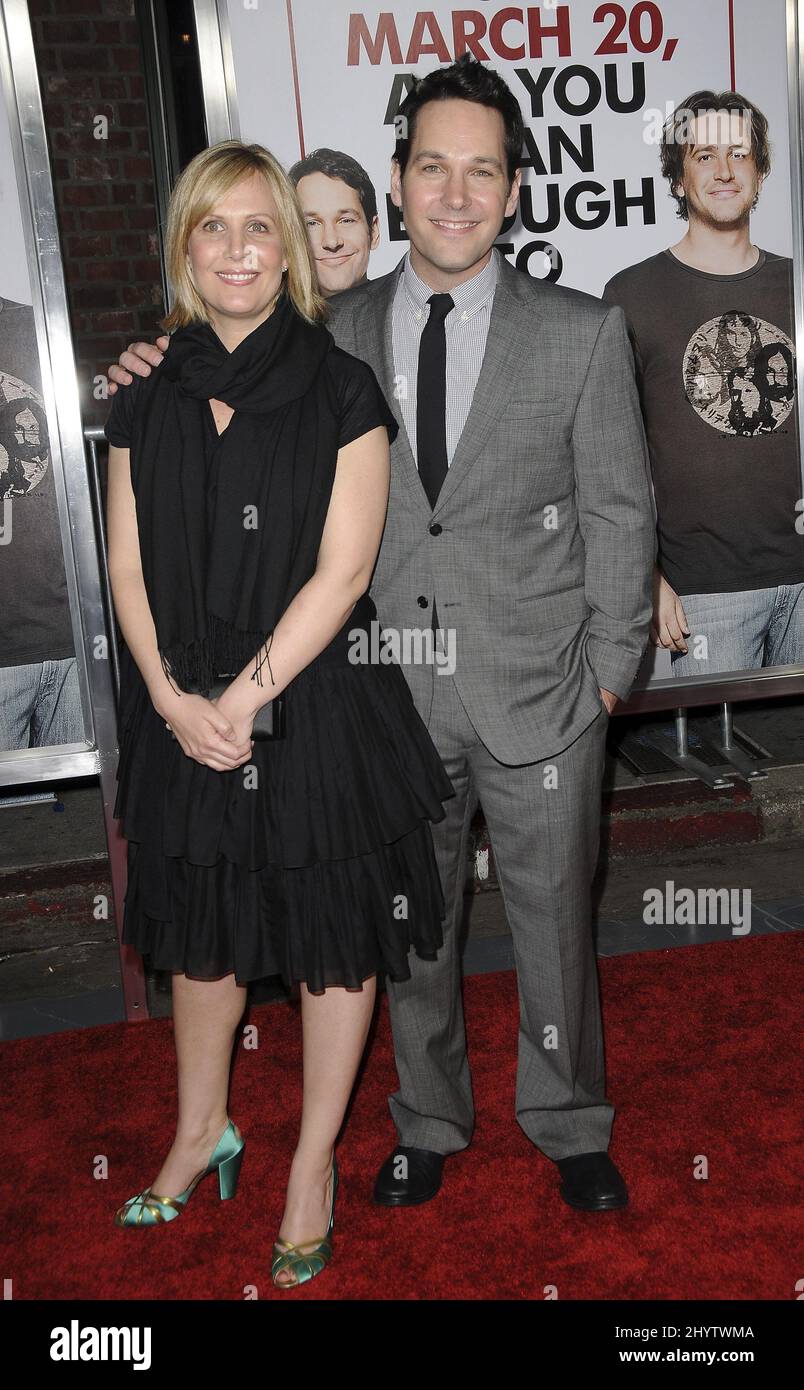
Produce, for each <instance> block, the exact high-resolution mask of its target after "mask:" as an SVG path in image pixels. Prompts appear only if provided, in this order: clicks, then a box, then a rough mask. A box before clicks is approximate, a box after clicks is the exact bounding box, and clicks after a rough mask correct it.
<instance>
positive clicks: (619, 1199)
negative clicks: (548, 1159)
mask: <svg viewBox="0 0 804 1390" xmlns="http://www.w3.org/2000/svg"><path fill="white" fill-rule="evenodd" d="M555 1164H556V1167H557V1168H558V1170H559V1172H560V1174H561V1177H562V1179H563V1182H562V1184H561V1187H560V1189H559V1191H560V1193H561V1196H562V1197H563V1198H564V1201H565V1202H567V1203H568V1204H569V1206H571V1207H577V1208H578V1210H579V1211H612V1210H613V1209H614V1208H615V1207H627V1206H628V1188H627V1187H626V1185H625V1180H624V1179H623V1176H622V1174H621V1173H620V1171H619V1169H618V1168H617V1166H616V1164H615V1163H614V1162H613V1160H612V1159H611V1158H609V1155H608V1154H607V1153H606V1152H605V1150H600V1151H596V1152H595V1153H588V1154H570V1156H569V1158H558V1159H556V1160H555Z"/></svg>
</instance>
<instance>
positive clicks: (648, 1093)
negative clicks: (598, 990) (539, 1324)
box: [0, 933, 804, 1300]
mask: <svg viewBox="0 0 804 1390" xmlns="http://www.w3.org/2000/svg"><path fill="white" fill-rule="evenodd" d="M803 947H804V937H802V935H801V934H800V933H790V934H780V935H777V936H763V937H755V938H749V939H745V940H739V941H735V942H720V943H715V944H707V945H701V946H696V947H689V948H677V949H673V950H668V951H655V952H644V953H641V954H638V955H629V956H619V957H616V958H614V959H608V960H604V961H602V962H601V978H602V988H603V1006H604V1015H605V1024H606V1049H607V1065H608V1093H609V1097H610V1099H611V1100H612V1102H613V1103H614V1105H615V1106H616V1107H617V1114H616V1117H615V1122H614V1131H613V1136H612V1144H611V1153H612V1156H613V1157H614V1159H615V1160H616V1161H617V1162H618V1164H619V1165H620V1167H621V1168H622V1170H623V1172H624V1174H625V1176H626V1178H627V1180H628V1183H629V1187H630V1192H631V1206H630V1207H629V1208H627V1209H626V1210H625V1211H620V1212H602V1213H588V1214H587V1213H582V1212H574V1211H573V1210H571V1209H570V1208H569V1207H567V1206H566V1205H565V1203H564V1202H563V1201H562V1200H561V1198H560V1197H559V1195H558V1191H557V1177H558V1174H557V1170H556V1169H555V1168H554V1166H553V1164H552V1163H550V1162H549V1161H548V1160H547V1159H545V1158H544V1157H543V1156H542V1155H541V1154H540V1153H539V1152H538V1150H536V1149H535V1148H534V1147H533V1146H532V1145H531V1144H530V1142H529V1141H528V1140H527V1139H526V1138H525V1135H524V1134H523V1133H522V1131H521V1130H520V1128H519V1126H518V1124H517V1123H516V1120H515V1118H514V1113H513V1098H514V1076H515V1068H516V1036H517V1017H516V987H515V980H514V976H513V975H512V974H499V975H487V976H481V977H474V978H471V979H469V980H468V981H467V984H466V1013H467V1019H468V1032H469V1047H470V1057H471V1062H472V1071H473V1076H474V1089H475V1101H476V1105H477V1112H478V1121H477V1128H476V1131H475V1137H474V1140H473V1142H472V1144H471V1146H470V1148H469V1149H467V1150H465V1151H464V1152H463V1153H461V1154H459V1155H457V1156H456V1157H454V1158H452V1159H451V1160H450V1161H449V1162H448V1164H447V1165H446V1168H445V1181H444V1186H443V1187H442V1189H441V1192H440V1193H439V1195H438V1197H437V1198H436V1199H435V1200H434V1201H432V1202H430V1203H427V1204H425V1205H424V1206H421V1207H417V1208H411V1209H408V1210H389V1209H387V1208H383V1207H377V1206H375V1205H374V1204H373V1203H372V1201H371V1191H372V1186H373V1181H374V1176H375V1172H376V1170H377V1168H378V1166H379V1164H380V1162H381V1161H382V1159H383V1158H384V1157H385V1156H386V1154H387V1153H388V1152H389V1151H390V1149H391V1147H392V1145H393V1142H394V1139H395V1132H394V1130H393V1126H392V1124H391V1120H390V1115H389V1112H388V1106H387V1100H386V1097H387V1095H388V1092H389V1091H391V1090H394V1089H395V1088H396V1074H395V1071H394V1067H393V1060H392V1052H391V1045H390V1030H389V1026H388V1014H387V1005H386V1001H385V999H384V998H383V1001H382V1006H381V1011H380V1016H379V1021H378V1026H377V1030H376V1035H375V1036H374V1038H373V1042H372V1044H371V1050H370V1054H369V1056H368V1060H367V1063H366V1066H365V1073H364V1076H363V1079H362V1083H361V1085H360V1088H359V1093H358V1095H357V1098H356V1100H355V1103H354V1106H353V1110H352V1115H351V1118H350V1122H349V1124H348V1126H347V1129H346V1134H345V1138H344V1139H343V1140H342V1141H341V1144H340V1146H339V1150H338V1153H339V1166H340V1169H341V1178H342V1182H341V1188H340V1192H339V1196H338V1206H337V1210H336V1224H335V1256H334V1259H333V1263H332V1264H331V1265H330V1267H329V1268H328V1269H327V1270H325V1271H324V1273H323V1274H322V1275H321V1276H320V1277H319V1278H317V1279H315V1280H313V1281H312V1282H311V1283H310V1284H308V1285H306V1286H305V1287H304V1288H302V1289H299V1290H296V1291H294V1292H293V1293H280V1292H279V1291H275V1290H274V1289H273V1288H272V1286H271V1282H270V1274H269V1269H270V1258H271V1244H272V1241H273V1239H274V1237H275V1235H276V1230H277V1222H278V1221H279V1219H280V1217H281V1214H282V1207H283V1194H284V1183H285V1181H286V1177H287V1171H288V1167H289V1163H290V1157H291V1152H292V1147H293V1144H294V1141H295V1135H296V1126H297V1122H298V1112H299V1102H300V1085H299V1057H300V1021H299V1016H298V1012H297V1011H296V1010H295V1009H291V1008H289V1007H288V1006H285V1005H263V1006H261V1007H259V1008H256V1009H254V1010H252V1014H251V1018H250V1022H251V1023H257V1024H258V1025H259V1029H260V1046H259V1048H257V1049H256V1050H254V1051H245V1050H243V1049H241V1050H240V1051H239V1052H238V1058H237V1064H236V1068H235V1075H234V1081H233V1086H232V1097H231V1107H230V1113H231V1115H232V1117H233V1118H234V1119H235V1120H236V1122H237V1123H238V1124H239V1126H240V1127H241V1129H242V1130H243V1133H244V1135H245V1138H246V1153H245V1157H244V1161H243V1171H242V1175H241V1179H240V1188H239V1191H238V1195H237V1197H236V1198H235V1200H234V1201H231V1202H224V1203H221V1202H220V1201H219V1199H218V1196H217V1187H216V1185H215V1179H214V1178H209V1179H207V1180H205V1181H204V1182H203V1183H202V1184H201V1185H200V1186H199V1188H198V1190H197V1192H196V1193H195V1195H194V1196H193V1197H192V1199H191V1201H190V1204H189V1206H188V1207H187V1210H186V1212H185V1213H184V1214H183V1215H182V1216H180V1217H179V1218H178V1220H177V1221H175V1222H172V1223H171V1224H170V1226H168V1227H163V1228H158V1229H154V1230H146V1231H123V1230H119V1229H117V1228H116V1227H115V1226H114V1225H113V1224H112V1217H113V1214H114V1211H115V1209H116V1208H117V1206H119V1205H120V1203H121V1202H123V1201H124V1200H125V1199H126V1198H128V1197H130V1196H131V1195H132V1194H133V1193H134V1192H137V1191H139V1190H140V1189H141V1188H142V1187H144V1186H146V1184H147V1182H148V1181H149V1180H150V1179H151V1178H152V1176H154V1175H155V1173H156V1172H157V1171H158V1167H159V1163H160V1162H161V1157H162V1155H163V1154H164V1152H165V1151H166V1149H167V1147H168V1145H169V1143H170V1142H171V1138H172V1126H173V1123H174V1116H175V1065H174V1053H173V1042H172V1024H171V1023H170V1022H169V1021H167V1020H164V1021H158V1022H151V1023H145V1024H131V1025H125V1024H117V1025H112V1026H109V1027H103V1028H93V1029H86V1030H84V1031H79V1032H68V1033H62V1034H59V1035H57V1036H52V1037H45V1038H32V1039H25V1040H22V1041H18V1042H11V1043H6V1044H5V1045H4V1047H3V1056H2V1061H3V1072H4V1076H5V1080H6V1083H7V1084H6V1087H5V1088H4V1089H5V1091H6V1094H7V1103H6V1107H5V1110H4V1114H3V1117H2V1136H3V1141H4V1144H3V1148H4V1152H3V1153H2V1156H1V1157H0V1164H1V1167H0V1172H2V1182H3V1212H4V1219H3V1233H2V1235H3V1245H4V1248H3V1250H2V1260H0V1267H1V1268H2V1273H3V1276H4V1278H8V1277H11V1278H12V1279H13V1297H14V1298H16V1299H42V1298H69V1299H73V1298H88V1299H97V1298H104V1297H111V1298H132V1299H139V1298H144V1299H148V1298H159V1299H214V1298H223V1299H242V1298H244V1297H246V1296H247V1293H245V1292H244V1290H247V1289H248V1288H249V1287H250V1286H256V1292H257V1294H258V1296H259V1297H260V1298H272V1297H276V1298H283V1299H285V1300H290V1299H296V1300H299V1299H306V1298H314V1299H319V1298H326V1299H344V1298H345V1299H350V1298H355V1299H362V1298H369V1299H371V1298H402V1299H423V1298H424V1299H433V1298H435V1299H438V1298H474V1299H494V1298H517V1299H542V1298H544V1296H545V1294H544V1288H545V1286H546V1285H555V1286H557V1290H558V1297H559V1298H560V1299H591V1298H603V1299H633V1300H639V1299H648V1298H658V1299H682V1298H683V1299H714V1298H726V1299H784V1300H789V1299H793V1298H795V1292H794V1286H795V1282H796V1280H797V1279H799V1278H800V1277H801V1273H802V1270H801V1248H800V1247H801V1225H802V1221H801V1149H800V1138H801V1135H800V1127H799V1126H800V1115H801V1076H802V1065H801V1047H802V1039H801V1027H800V1015H799V1002H798V1001H799V998H800V989H799V987H798V986H797V985H796V981H797V980H798V981H800V978H801V972H800V966H801V955H802V948H803ZM99 1155H106V1156H107V1157H108V1163H109V1176H108V1179H107V1180H98V1179H97V1178H95V1177H94V1176H93V1165H97V1164H98V1162H99V1159H98V1156H99ZM699 1155H705V1157H706V1159H707V1160H708V1165H709V1176H708V1179H707V1180H706V1181H702V1180H700V1179H696V1178H695V1176H694V1170H695V1164H696V1160H697V1158H698V1156H699Z"/></svg>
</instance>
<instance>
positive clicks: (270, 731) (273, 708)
mask: <svg viewBox="0 0 804 1390" xmlns="http://www.w3.org/2000/svg"><path fill="white" fill-rule="evenodd" d="M233 680H234V676H221V677H219V679H218V680H216V681H215V683H214V685H212V686H211V687H210V689H209V690H208V691H207V693H206V698H207V699H208V700H217V699H218V696H219V695H222V694H223V692H224V690H226V689H227V687H228V686H230V685H231V683H232V681H233ZM286 719H287V711H286V707H285V692H284V690H283V691H282V693H281V695H275V696H274V698H273V700H269V701H268V703H267V704H266V705H263V706H262V708H261V709H258V710H257V713H256V716H255V718H254V724H253V726H252V730H251V737H252V738H253V739H256V740H257V741H259V740H262V739H269V738H284V737H285V731H286Z"/></svg>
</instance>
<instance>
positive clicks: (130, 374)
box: [108, 334, 170, 396]
mask: <svg viewBox="0 0 804 1390" xmlns="http://www.w3.org/2000/svg"><path fill="white" fill-rule="evenodd" d="M169 343H170V338H169V337H168V336H167V334H163V335H162V337H161V338H157V340H156V343H155V344H154V343H129V345H128V347H127V348H126V350H125V352H121V354H120V358H119V361H118V362H112V363H111V365H110V367H109V371H108V377H109V395H110V396H113V395H114V394H115V392H116V390H117V388H118V386H130V385H131V383H132V381H133V380H134V377H135V376H150V375H151V368H152V367H158V366H159V363H160V362H161V361H162V358H163V357H164V355H165V353H166V352H167V349H168V344H169Z"/></svg>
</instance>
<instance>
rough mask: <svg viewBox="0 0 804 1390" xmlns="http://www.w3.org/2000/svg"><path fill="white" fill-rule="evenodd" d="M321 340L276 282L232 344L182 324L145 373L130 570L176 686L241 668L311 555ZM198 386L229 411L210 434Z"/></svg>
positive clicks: (327, 338)
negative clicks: (257, 317)
mask: <svg viewBox="0 0 804 1390" xmlns="http://www.w3.org/2000/svg"><path fill="white" fill-rule="evenodd" d="M332 345H333V339H332V336H331V334H330V333H329V332H328V331H327V329H326V328H325V327H324V326H323V325H322V324H310V323H308V322H307V321H306V320H305V319H304V318H302V316H301V315H300V314H299V313H298V312H297V311H296V309H295V308H294V306H293V303H292V301H291V300H290V298H289V296H288V294H287V292H286V290H283V291H282V293H281V294H280V297H279V299H278V301H277V304H276V307H275V309H274V311H273V313H272V314H271V315H269V317H268V318H267V319H266V320H265V321H264V322H263V323H262V324H260V325H259V327H258V328H255V329H254V331H253V332H252V333H250V334H249V335H248V337H246V338H244V339H243V341H242V342H241V343H240V344H239V345H238V347H237V348H235V350H234V352H231V353H230V352H228V351H227V349H226V348H225V346H224V345H223V343H222V342H221V340H220V338H219V337H218V336H217V334H216V333H215V332H214V330H213V329H212V327H211V326H210V325H208V324H204V323H198V324H191V325H189V326H188V327H186V328H180V329H178V330H177V331H176V332H175V333H174V334H173V336H172V338H171V340H170V345H169V347H168V350H167V352H166V354H165V357H164V360H163V362H162V363H161V364H160V366H159V367H158V368H157V369H156V370H155V371H154V372H152V374H151V376H150V377H149V378H148V379H147V383H146V384H147V387H148V388H149V389H148V390H147V391H146V392H145V393H144V397H145V399H144V401H143V408H142V410H141V411H139V412H138V420H137V428H136V429H135V430H134V431H133V432H132V444H131V464H132V483H133V487H134V493H135V497H136V502H137V521H138V530H139V536H140V553H141V556H142V569H143V578H144V581H145V587H146V592H147V594H148V599H149V604H150V608H151V613H152V615H153V619H154V625H155V628H156V636H157V644H158V646H159V652H160V656H161V658H162V665H163V669H164V670H165V673H166V674H167V675H168V677H169V678H171V679H172V680H173V681H174V682H176V683H177V684H178V685H180V686H181V687H182V688H183V689H185V690H201V691H206V690H208V689H209V688H210V686H211V685H212V684H213V683H214V681H215V679H216V677H217V676H218V675H221V674H225V673H226V674H228V673H230V672H237V671H240V670H242V669H243V667H244V666H245V665H246V664H247V663H248V662H249V660H250V659H251V658H252V657H254V656H255V655H256V654H257V653H258V652H259V650H260V649H261V648H262V647H263V645H264V644H265V643H266V641H268V640H269V638H270V637H271V635H272V633H273V628H274V626H275V624H276V622H277V621H278V620H279V618H280V617H281V616H282V613H283V612H284V610H285V608H286V607H287V605H288V603H289V602H290V600H291V599H292V598H293V597H294V595H295V593H296V592H298V590H299V588H301V587H302V586H303V584H305V583H306V582H307V580H308V579H309V578H310V576H311V574H312V573H313V571H314V569H315V562H316V556H317V552H318V546H319V544H320V540H321V531H322V529H323V523H324V520H325V518H326V510H327V506H328V503H329V495H330V492H331V488H332V482H333V480H334V470H335V463H336V460H337V447H338V445H337V412H336V409H335V408H334V406H333V402H332V400H331V389H330V387H329V385H328V373H327V372H325V371H323V370H322V367H323V365H324V363H325V359H326V355H327V353H328V352H329V351H330V348H331V347H332ZM211 399H217V400H222V401H225V403H226V404H227V405H229V406H231V407H232V409H233V410H234V411H235V414H234V415H233V417H232V419H231V421H230V423H229V425H228V426H227V428H226V429H225V431H224V432H223V435H222V436H221V437H220V439H219V440H218V442H217V447H215V440H214V425H213V424H212V414H211V407H210V405H209V401H210V400H211ZM205 412H206V413H207V415H208V416H209V418H208V419H205V418H204V415H205ZM261 664H262V663H261V662H260V661H259V660H258V661H257V663H256V666H255V677H256V678H257V679H258V680H259V681H260V683H262V681H261V675H260V668H261ZM269 669H270V663H269ZM271 679H272V680H273V674H272V676H271Z"/></svg>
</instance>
